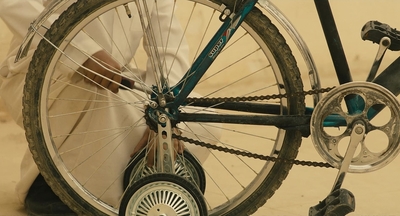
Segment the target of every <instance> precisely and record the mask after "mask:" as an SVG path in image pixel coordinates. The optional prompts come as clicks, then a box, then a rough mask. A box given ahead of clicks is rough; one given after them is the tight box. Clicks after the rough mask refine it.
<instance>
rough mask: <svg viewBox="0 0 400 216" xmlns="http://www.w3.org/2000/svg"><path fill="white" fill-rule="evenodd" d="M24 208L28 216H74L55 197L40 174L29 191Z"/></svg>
mask: <svg viewBox="0 0 400 216" xmlns="http://www.w3.org/2000/svg"><path fill="white" fill-rule="evenodd" d="M25 208H26V211H27V213H28V215H29V216H56V215H57V216H59V215H63V216H75V215H76V214H75V213H74V212H73V211H72V210H71V209H70V208H69V207H68V206H67V205H65V204H64V203H63V202H62V201H61V200H60V198H58V197H57V195H56V194H55V193H54V192H53V191H52V190H51V188H50V187H49V185H47V183H46V181H45V180H44V178H43V176H42V175H40V174H39V176H38V177H37V178H36V180H35V181H34V182H33V184H32V186H31V187H30V189H29V192H28V195H27V196H26V199H25Z"/></svg>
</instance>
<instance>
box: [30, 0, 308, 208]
mask: <svg viewBox="0 0 400 216" xmlns="http://www.w3.org/2000/svg"><path fill="white" fill-rule="evenodd" d="M142 2H143V1H132V0H85V1H78V2H77V3H75V4H73V5H71V6H70V7H69V8H68V10H66V11H65V12H64V13H63V14H62V15H61V16H60V17H59V19H58V20H57V21H56V22H55V23H54V24H53V25H52V26H51V28H50V29H49V30H48V31H47V32H46V34H45V36H44V37H45V39H42V41H41V42H40V44H39V46H38V48H37V50H36V52H35V54H34V56H33V59H32V62H31V65H30V68H29V72H28V74H27V78H26V84H25V89H24V99H23V104H24V109H23V115H24V120H25V122H24V125H25V130H26V132H27V133H26V134H27V140H28V142H29V146H30V149H31V151H32V154H33V157H34V160H35V162H36V163H37V165H38V167H39V169H40V171H41V173H42V175H43V176H44V178H45V179H46V181H47V182H48V183H49V185H50V186H51V187H52V188H53V190H54V191H55V193H56V194H58V195H59V196H60V197H61V199H62V200H64V201H65V202H66V203H67V204H68V205H69V206H70V207H71V208H72V209H73V210H74V211H76V212H77V213H79V214H82V215H112V214H118V208H119V204H120V199H121V197H122V194H123V193H124V191H123V189H122V178H123V174H124V171H125V168H126V163H127V162H128V161H129V159H130V158H129V154H130V153H131V152H132V150H133V148H134V146H135V145H136V143H137V142H138V140H139V139H140V137H141V134H142V133H143V132H144V131H145V130H146V128H147V125H146V119H145V117H144V113H145V107H146V105H148V104H150V103H151V102H153V101H152V98H151V94H153V95H154V94H155V93H154V92H152V91H153V89H154V88H152V86H157V84H158V86H162V85H164V84H165V83H166V82H164V81H168V83H169V84H170V85H171V86H172V85H173V84H176V82H178V80H179V79H180V78H181V77H182V75H183V73H184V72H186V70H187V69H188V68H189V65H190V64H191V63H192V62H193V60H194V59H195V58H196V57H197V56H198V55H199V52H200V51H201V49H202V48H203V47H204V46H205V44H206V42H207V41H208V40H209V39H210V37H211V36H212V34H214V33H215V32H216V29H217V28H218V27H219V26H220V25H221V22H220V20H219V19H218V17H219V16H220V15H221V9H222V8H221V7H220V6H221V5H222V4H223V3H224V4H225V5H227V6H229V8H236V6H237V5H235V0H212V1H207V0H193V1H189V0H177V1H172V0H171V1H168V0H163V1H147V2H148V3H149V5H147V6H148V7H137V4H135V3H140V5H143V4H142ZM153 3H154V4H153ZM138 8H141V9H140V10H137V9H138ZM146 13H148V14H150V15H151V17H146ZM171 14H175V15H176V17H175V18H174V19H172V18H171V17H172V16H170V15H171ZM131 17H132V18H131ZM140 17H144V19H140ZM166 18H167V19H166ZM178 22H179V23H180V24H179V25H177V23H178ZM149 23H151V24H149ZM161 23H167V24H168V25H161ZM142 26H145V27H144V28H142ZM143 32H146V34H145V36H144V37H143V38H145V39H142V41H141V42H143V41H144V43H143V44H144V45H140V44H141V43H138V38H142V36H143ZM83 42H84V43H83ZM93 47H97V49H94V48H93ZM189 48H190V49H189ZM98 49H103V50H106V52H107V53H108V54H109V55H110V56H112V58H113V59H114V60H116V61H117V62H118V63H119V64H120V65H121V66H122V68H123V69H124V72H123V76H126V77H129V78H130V79H132V80H135V82H136V84H137V85H136V86H137V87H138V88H139V89H140V90H138V89H129V88H126V87H124V86H121V89H120V90H119V92H118V93H113V92H111V91H109V90H107V89H105V88H102V87H100V86H99V85H96V84H94V83H91V82H87V81H88V80H89V79H88V78H87V77H85V75H84V74H82V73H81V72H80V70H78V68H80V67H82V63H83V62H84V60H86V59H87V58H88V57H89V56H90V55H91V54H93V52H94V50H98ZM148 56H149V57H148ZM154 71H155V72H161V73H163V75H164V76H165V78H166V79H165V80H163V79H158V77H159V76H158V75H157V74H153V72H154ZM302 89H303V85H302V81H301V78H300V74H299V71H298V68H297V66H296V62H295V59H294V57H293V56H292V54H291V50H290V48H289V47H288V45H287V44H286V42H285V40H284V38H283V37H282V35H281V34H280V33H279V32H278V30H277V29H276V27H275V26H274V25H273V24H272V23H271V22H270V20H269V19H268V18H267V17H266V16H265V15H263V14H262V13H261V11H259V10H258V9H256V8H255V9H253V10H252V11H251V12H250V14H249V15H248V17H247V18H246V19H245V22H244V23H243V24H242V26H241V27H240V29H239V30H238V31H237V32H236V34H235V35H234V36H233V37H232V38H231V40H230V42H229V43H228V44H227V46H226V47H225V48H224V50H223V51H222V52H221V53H220V55H219V56H218V58H217V59H216V60H215V62H214V63H213V64H212V66H211V67H210V68H209V69H208V71H207V73H206V74H205V76H204V77H203V78H202V80H201V81H200V82H199V83H198V84H197V85H196V87H195V89H194V92H195V93H194V94H193V95H194V96H199V97H239V96H240V97H243V96H258V95H270V94H284V93H287V94H288V97H287V98H285V99H275V100H273V101H267V102H266V101H259V102H257V104H258V105H259V104H269V105H271V104H273V105H275V106H276V107H277V108H278V109H277V113H276V114H278V115H286V114H290V115H297V114H299V115H301V114H303V113H304V98H303V97H302V96H298V95H294V94H291V93H294V92H301V91H302ZM218 105H220V104H218ZM180 110H181V111H182V112H187V113H190V112H194V113H198V112H208V113H215V114H236V113H246V112H243V111H227V110H225V109H219V108H218V106H217V104H211V105H209V107H204V108H199V107H193V106H190V104H186V105H182V106H181V107H180ZM247 114H248V115H252V114H253V113H247ZM177 126H178V127H179V128H180V129H181V130H182V131H183V135H184V136H188V137H190V138H192V139H195V140H200V141H203V142H206V143H211V144H214V145H218V146H224V147H229V148H232V149H236V150H242V151H246V152H251V153H257V154H264V155H270V156H272V157H281V158H287V159H293V158H295V157H296V155H297V152H298V148H299V146H300V142H301V134H300V132H298V131H290V132H287V131H285V130H280V129H277V128H275V127H273V126H257V125H235V124H224V123H193V122H180V123H179V124H178V125H177ZM185 147H186V148H188V149H189V150H190V152H191V153H192V154H194V155H196V157H197V158H198V159H199V160H200V161H201V163H202V166H203V169H204V172H205V174H206V182H207V185H206V191H205V194H204V196H205V201H206V203H207V206H208V213H209V214H210V215H246V214H252V213H253V212H255V211H256V210H257V208H259V207H260V206H262V205H263V204H264V203H265V202H266V200H267V199H268V198H270V197H271V196H272V195H273V194H274V192H275V191H276V190H277V189H278V188H279V186H280V185H281V183H282V181H283V180H284V179H285V178H286V176H287V174H288V172H289V170H290V168H291V166H292V165H290V164H286V163H278V162H277V163H273V162H268V161H260V160H258V159H254V158H246V157H242V156H237V155H234V154H227V153H223V152H218V151H215V150H212V149H206V148H202V147H198V146H195V145H193V144H190V143H185Z"/></svg>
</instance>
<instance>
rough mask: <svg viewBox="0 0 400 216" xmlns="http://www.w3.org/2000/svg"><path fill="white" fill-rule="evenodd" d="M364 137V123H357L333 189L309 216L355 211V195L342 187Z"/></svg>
mask: <svg viewBox="0 0 400 216" xmlns="http://www.w3.org/2000/svg"><path fill="white" fill-rule="evenodd" d="M364 135H365V126H364V123H363V122H361V121H357V122H355V124H354V126H353V131H352V132H351V136H350V144H349V146H348V148H347V151H346V154H345V156H344V158H343V161H342V164H341V166H340V169H339V172H338V175H337V177H336V181H335V183H334V185H333V188H332V190H331V192H330V194H329V195H328V196H327V197H326V198H325V199H324V200H322V201H321V202H319V204H318V205H316V206H313V207H311V208H310V211H309V216H343V215H346V214H348V213H351V212H353V211H354V210H355V198H354V195H353V194H352V193H351V192H350V191H348V190H346V189H343V188H341V186H342V184H343V181H344V177H345V176H346V173H347V171H348V170H349V166H350V164H351V160H352V159H353V157H354V153H355V152H356V149H357V146H358V144H359V143H360V142H361V141H362V140H363V139H364Z"/></svg>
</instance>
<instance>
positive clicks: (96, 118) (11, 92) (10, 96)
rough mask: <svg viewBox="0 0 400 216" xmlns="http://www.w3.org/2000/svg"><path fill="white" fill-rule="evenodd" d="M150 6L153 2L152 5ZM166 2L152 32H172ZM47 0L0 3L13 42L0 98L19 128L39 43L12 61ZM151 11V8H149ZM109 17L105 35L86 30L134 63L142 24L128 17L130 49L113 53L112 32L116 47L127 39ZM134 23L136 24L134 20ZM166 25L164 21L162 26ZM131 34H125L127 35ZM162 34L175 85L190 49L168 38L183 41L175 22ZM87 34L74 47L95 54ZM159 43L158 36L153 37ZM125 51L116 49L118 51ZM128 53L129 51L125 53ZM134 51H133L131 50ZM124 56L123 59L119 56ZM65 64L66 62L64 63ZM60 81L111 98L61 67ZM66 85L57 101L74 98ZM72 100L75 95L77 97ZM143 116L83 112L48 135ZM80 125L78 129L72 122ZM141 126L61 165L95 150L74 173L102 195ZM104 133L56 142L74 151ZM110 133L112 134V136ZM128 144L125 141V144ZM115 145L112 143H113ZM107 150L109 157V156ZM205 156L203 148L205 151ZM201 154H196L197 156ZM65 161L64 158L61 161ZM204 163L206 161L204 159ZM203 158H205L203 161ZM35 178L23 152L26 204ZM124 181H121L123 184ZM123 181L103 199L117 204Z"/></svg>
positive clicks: (21, 190) (125, 111) (0, 71)
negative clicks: (84, 113)
mask: <svg viewBox="0 0 400 216" xmlns="http://www.w3.org/2000/svg"><path fill="white" fill-rule="evenodd" d="M150 2H152V1H150ZM171 2H173V1H169V0H162V1H158V11H157V15H158V16H162V18H161V19H156V18H154V20H151V22H152V23H155V25H157V24H158V22H161V23H160V28H158V27H157V28H155V30H156V31H158V30H161V32H162V31H167V30H171V29H166V28H168V26H169V25H170V20H171V19H170V13H169V12H170V11H171V10H172V8H171V7H172V5H173V4H171ZM45 3H46V1H41V0H12V1H9V0H0V18H1V19H3V20H4V22H5V23H6V24H7V25H8V27H9V28H10V30H11V31H12V33H13V34H14V37H13V39H12V42H11V46H10V51H9V55H8V56H7V59H6V60H5V61H4V62H3V63H2V64H1V65H0V78H1V81H0V83H1V86H0V95H1V97H2V99H3V100H4V102H5V104H6V106H7V107H8V110H9V112H10V114H11V115H12V117H13V118H14V120H15V121H16V122H17V124H18V125H20V126H21V127H23V123H22V113H21V110H22V100H21V98H22V94H23V86H24V79H25V75H26V73H27V71H28V66H29V62H30V60H31V58H32V55H33V52H34V50H35V48H36V46H37V44H38V42H39V40H38V39H35V40H34V41H33V44H32V46H31V48H30V50H29V53H28V57H26V58H24V59H22V60H20V61H19V62H18V63H14V60H15V56H16V53H17V51H18V48H19V46H20V44H21V42H22V39H23V37H24V36H25V34H26V32H27V29H28V26H29V24H30V23H31V22H32V21H33V20H34V19H36V17H37V16H38V15H39V14H40V12H41V11H42V10H43V9H44V5H45ZM152 6H153V5H152V4H149V7H150V8H152ZM153 9H154V8H153ZM152 13H153V17H155V15H154V13H155V10H152ZM106 16H107V19H104V23H103V24H102V25H105V27H106V29H107V31H108V32H105V31H97V30H96V24H93V26H89V27H88V32H89V33H90V31H93V32H94V34H93V35H92V36H93V37H95V38H96V39H97V40H99V41H100V42H101V43H102V46H103V48H104V49H106V50H107V51H108V52H110V53H112V54H113V56H116V57H117V58H119V59H118V60H119V61H120V62H127V61H129V60H130V59H132V53H134V51H135V50H136V49H137V47H138V46H139V44H140V39H141V38H139V37H137V34H138V33H139V34H140V32H141V27H140V25H139V26H138V24H139V22H138V20H137V19H127V20H126V23H125V22H124V25H128V26H130V27H131V28H130V30H132V29H133V31H131V32H130V34H135V36H136V37H129V36H128V38H129V40H130V45H131V48H129V47H127V46H123V47H120V48H119V49H115V45H113V43H112V42H111V40H110V36H109V34H110V33H111V36H112V40H114V41H115V42H117V45H118V43H120V42H122V43H125V42H126V39H125V36H123V38H120V37H121V36H122V35H124V34H125V33H124V32H122V30H121V28H120V27H119V25H116V23H118V22H119V21H117V18H116V13H114V12H109V13H107V15H106ZM55 18H56V16H54V17H51V18H50V19H49V22H51V21H52V20H54V19H55ZM133 20H134V21H133ZM163 22H164V23H163ZM45 25H47V26H50V23H45ZM128 34H129V33H128ZM157 35H163V37H165V38H163V41H167V39H166V37H169V38H170V39H169V40H168V49H165V52H163V50H164V48H163V47H158V49H159V52H160V53H161V54H162V55H163V56H164V57H165V58H166V61H167V64H168V62H169V63H171V62H174V63H173V70H172V74H171V75H170V79H171V80H173V82H176V81H178V80H179V78H180V77H181V76H182V74H183V73H184V72H185V71H186V70H187V68H188V67H189V64H188V60H187V55H188V46H187V44H180V43H181V41H180V40H172V39H171V38H174V37H177V38H181V35H182V30H181V28H180V25H179V24H178V22H175V21H174V22H173V24H172V31H170V34H168V35H166V34H157V33H156V36H157ZM87 39H88V38H87V36H85V35H83V36H82V35H81V36H80V35H78V37H77V39H76V44H77V46H80V47H81V48H82V49H83V50H84V51H85V52H87V53H88V54H89V55H91V54H94V53H95V52H97V51H99V50H101V49H102V48H101V47H99V46H98V45H96V44H93V43H91V42H90V40H87ZM157 40H158V41H160V38H157ZM178 46H179V47H180V48H179V50H180V52H179V53H178V56H177V58H176V60H172V59H173V58H174V57H175V56H176V48H177V47H178ZM121 48H122V49H123V50H120V49H121ZM129 49H130V50H129ZM67 51H68V52H69V53H72V54H74V52H76V53H75V54H76V58H75V59H76V61H77V62H79V63H83V62H84V61H85V60H86V57H85V56H84V55H82V54H81V53H80V52H77V51H76V50H73V48H72V49H70V50H68V49H67ZM132 51H133V52H132ZM120 53H122V54H123V55H120ZM65 61H66V62H68V60H67V59H65ZM147 65H148V67H147V69H148V70H151V66H150V63H149V62H148V63H147ZM59 73H60V76H61V77H60V79H63V80H65V81H67V82H73V83H74V84H75V85H77V86H84V87H85V88H92V90H93V91H96V92H101V91H102V92H101V93H102V94H107V95H110V98H113V95H112V94H110V93H109V92H106V91H104V90H101V89H99V88H96V87H95V86H93V85H91V86H90V85H89V84H87V83H85V82H83V80H82V79H81V78H76V76H74V74H73V71H72V70H71V71H68V68H62V67H61V68H60V70H59ZM152 74H153V73H151V72H148V73H147V78H146V82H147V83H151V82H152V81H153V76H152ZM69 88H70V87H63V88H62V89H55V90H54V91H53V90H52V92H51V94H52V95H53V96H57V97H68V95H69V94H71V95H74V97H75V95H76V94H77V92H75V90H76V88H71V89H69ZM78 94H79V97H80V98H81V99H83V100H87V99H88V98H93V97H97V98H96V99H99V97H100V96H99V95H97V96H96V94H93V93H89V92H86V93H85V92H80V93H78ZM118 97H121V98H123V99H125V100H126V101H138V100H140V97H137V96H136V95H134V94H130V93H129V92H127V91H120V92H119V93H118ZM75 98H76V97H75ZM102 99H104V98H102ZM102 106H107V104H105V103H88V104H77V105H76V106H75V107H74V108H71V110H75V111H79V110H84V109H88V108H89V109H90V108H93V109H98V108H101V107H102ZM65 109H68V107H67V108H66V107H65V106H63V105H62V102H60V104H57V103H54V104H52V105H51V108H50V114H54V115H56V114H57V113H58V112H61V113H63V112H65ZM142 117H143V113H140V112H138V111H137V110H136V109H133V108H132V107H129V106H121V107H114V108H111V109H104V110H102V109H100V111H98V112H93V113H92V114H90V115H89V114H87V115H84V116H83V117H82V116H79V115H78V116H72V117H71V116H69V117H68V118H62V117H60V118H56V119H54V121H51V122H50V124H51V125H52V130H53V131H52V132H53V133H54V134H68V133H71V131H73V132H75V133H78V132H79V131H80V130H82V131H85V130H86V131H88V130H89V131H95V130H97V131H103V130H106V129H107V128H113V127H118V126H121V124H129V123H132V122H135V121H137V120H138V119H140V118H142ZM77 122H78V124H77V125H76V123H77ZM145 128H146V127H145V125H144V124H143V127H141V128H140V129H137V130H135V131H128V132H126V133H124V134H123V135H121V136H118V137H117V138H115V139H119V140H118V142H113V143H119V142H121V143H122V144H121V145H112V146H107V147H106V148H104V146H105V144H106V143H107V140H106V139H103V140H102V141H100V142H98V143H96V145H90V146H87V147H82V148H80V151H77V152H75V153H74V152H72V153H70V154H71V158H73V160H71V161H68V159H65V161H64V163H65V164H67V165H68V164H69V165H71V166H74V164H80V163H82V161H79V160H80V159H82V160H84V158H85V154H91V153H93V152H94V151H95V152H96V156H95V157H93V158H91V159H90V160H89V161H83V164H82V166H80V168H78V169H76V170H74V172H73V173H74V174H75V175H76V176H79V177H80V179H79V180H82V181H86V180H87V179H89V178H91V180H89V181H88V182H86V185H87V188H88V189H90V190H91V192H92V193H94V194H95V195H98V194H102V193H103V192H104V188H105V187H108V186H109V184H110V182H113V181H114V180H115V178H116V176H119V175H120V174H121V172H123V169H124V167H125V166H126V164H127V161H128V160H129V154H130V153H131V152H132V150H133V148H134V147H135V144H136V143H137V141H138V139H140V138H141V136H142V134H143V131H144V130H145ZM101 135H103V136H104V137H106V135H105V134H96V133H93V134H86V135H84V136H70V137H62V138H61V141H59V142H57V143H58V144H60V146H61V145H62V146H61V147H60V146H59V147H60V148H65V149H73V148H74V147H77V146H78V147H79V145H82V144H83V143H87V142H88V140H89V141H90V140H95V139H96V138H97V137H98V136H101ZM111 135H112V134H111ZM127 140H129V142H128V141H127ZM114 141H115V140H114ZM110 152H111V153H110ZM205 152H207V150H206V151H204V150H203V153H205ZM199 155H200V154H199ZM65 158H68V157H65ZM104 158H108V160H107V161H106V162H104V163H102V164H99V161H103V160H104ZM204 159H205V158H204ZM202 160H203V159H202ZM38 174H39V171H38V169H37V167H36V165H35V163H34V161H33V159H32V155H31V153H30V152H29V150H27V151H26V154H25V156H24V158H23V160H22V163H21V180H20V181H19V183H18V184H17V187H16V191H17V194H18V197H19V199H20V200H21V202H23V201H24V199H25V197H26V195H27V192H28V190H29V187H30V185H31V184H32V182H33V181H34V179H35V178H36V176H37V175H38ZM121 182H122V181H121ZM121 182H120V181H117V182H115V183H114V184H113V186H112V187H111V188H109V189H110V190H108V192H107V193H106V194H104V195H102V199H103V200H105V201H107V202H109V203H110V204H113V205H115V204H116V202H117V201H118V199H119V197H120V195H121V193H122V186H121Z"/></svg>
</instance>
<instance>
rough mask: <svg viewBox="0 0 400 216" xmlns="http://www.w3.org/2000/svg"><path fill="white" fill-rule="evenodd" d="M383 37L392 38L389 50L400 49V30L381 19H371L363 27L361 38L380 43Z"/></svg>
mask: <svg viewBox="0 0 400 216" xmlns="http://www.w3.org/2000/svg"><path fill="white" fill-rule="evenodd" d="M383 37H388V38H390V40H391V45H390V46H389V47H388V49H389V50H392V51H399V50H400V31H398V30H396V29H394V28H391V27H390V26H389V25H387V24H384V23H381V22H379V21H369V22H367V23H366V24H365V25H364V26H363V28H362V29H361V38H362V39H363V40H369V41H372V42H374V43H377V44H379V43H380V41H381V39H382V38H383Z"/></svg>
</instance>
